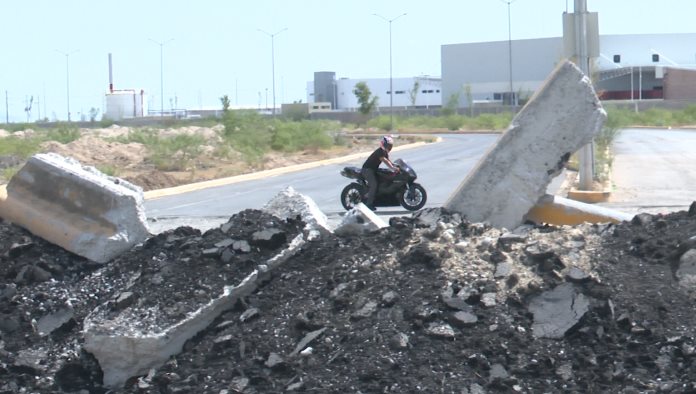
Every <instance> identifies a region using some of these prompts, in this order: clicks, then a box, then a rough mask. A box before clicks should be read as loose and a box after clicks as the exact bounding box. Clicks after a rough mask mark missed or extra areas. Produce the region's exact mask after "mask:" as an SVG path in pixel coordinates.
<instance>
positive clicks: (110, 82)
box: [109, 54, 114, 93]
mask: <svg viewBox="0 0 696 394" xmlns="http://www.w3.org/2000/svg"><path fill="white" fill-rule="evenodd" d="M109 92H110V93H113V92H114V76H113V74H112V73H111V54H109Z"/></svg>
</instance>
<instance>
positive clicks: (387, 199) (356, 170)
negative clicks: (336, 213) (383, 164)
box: [341, 159, 428, 211]
mask: <svg viewBox="0 0 696 394" xmlns="http://www.w3.org/2000/svg"><path fill="white" fill-rule="evenodd" d="M394 165H396V166H397V167H398V168H399V170H400V171H399V172H395V171H390V170H388V169H385V168H379V169H377V184H378V185H377V193H376V194H375V206H377V207H392V206H399V205H401V206H402V207H404V208H406V209H407V210H409V211H417V210H419V209H421V208H423V206H424V205H425V201H426V200H427V198H428V195H427V193H426V192H425V188H424V187H423V186H421V185H420V184H418V183H416V182H415V181H416V178H417V176H416V171H414V170H413V168H411V166H409V165H408V164H406V162H405V161H403V160H401V159H396V160H395V161H394ZM361 170H362V169H361V168H360V167H345V168H343V170H341V175H343V176H344V177H346V178H349V179H355V182H352V183H350V184H349V185H348V186H346V187H344V188H343V191H341V204H342V205H343V208H345V209H346V210H350V209H352V208H353V207H355V206H356V205H357V204H359V203H360V202H362V200H363V196H364V195H365V194H367V190H368V188H367V182H366V181H365V178H364V177H363V175H362V172H361Z"/></svg>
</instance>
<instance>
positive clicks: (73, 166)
mask: <svg viewBox="0 0 696 394" xmlns="http://www.w3.org/2000/svg"><path fill="white" fill-rule="evenodd" d="M143 200H144V199H143V192H142V189H141V188H140V187H138V186H135V185H133V184H131V183H129V182H126V181H124V180H122V179H119V178H114V177H109V176H107V175H105V174H102V173H101V172H99V171H98V170H97V169H96V168H94V167H87V166H82V165H81V164H80V163H79V162H77V161H76V160H74V159H71V158H66V157H63V156H60V155H58V154H56V153H45V154H37V155H34V156H33V157H31V158H30V159H29V160H28V161H27V163H26V164H25V165H24V167H22V168H21V169H20V170H19V172H18V173H17V174H15V176H13V177H12V179H10V182H9V183H8V185H7V187H6V188H2V189H0V216H2V217H3V218H4V219H6V220H9V221H11V222H13V223H15V224H17V225H19V226H21V227H24V228H25V229H27V230H29V231H30V232H32V233H33V234H35V235H37V236H40V237H42V238H43V239H45V240H47V241H49V242H51V243H54V244H56V245H58V246H61V247H62V248H64V249H66V250H68V251H70V252H73V253H75V254H77V255H80V256H83V257H86V258H88V259H90V260H93V261H96V262H100V263H104V262H107V261H109V260H111V259H112V258H114V257H116V256H118V255H119V254H121V253H123V252H124V251H126V250H129V249H130V248H132V247H133V246H134V245H136V244H138V243H140V242H142V241H144V240H145V239H146V238H147V237H149V236H150V232H149V230H148V228H147V219H146V216H145V209H144V207H143Z"/></svg>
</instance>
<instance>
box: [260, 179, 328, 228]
mask: <svg viewBox="0 0 696 394" xmlns="http://www.w3.org/2000/svg"><path fill="white" fill-rule="evenodd" d="M263 210H264V211H266V212H268V213H270V214H271V215H274V216H277V217H279V218H281V219H288V218H295V217H298V216H299V217H300V218H301V219H302V220H303V221H304V222H305V223H306V226H305V230H307V231H308V232H309V239H310V240H313V239H316V238H318V237H320V236H321V233H324V232H329V233H330V232H331V228H330V226H329V222H328V219H327V217H326V215H325V214H324V212H322V211H321V209H319V206H318V205H317V204H316V203H315V202H314V200H312V199H311V198H310V197H308V196H305V195H304V194H301V193H298V192H297V191H295V189H293V188H292V186H288V187H287V188H285V189H283V190H282V191H281V192H280V193H278V194H277V195H276V196H275V197H273V198H272V199H271V200H270V201H269V202H267V203H266V205H264V207H263Z"/></svg>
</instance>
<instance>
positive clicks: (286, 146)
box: [271, 122, 333, 152]
mask: <svg viewBox="0 0 696 394" xmlns="http://www.w3.org/2000/svg"><path fill="white" fill-rule="evenodd" d="M332 145H333V138H332V137H331V136H330V135H329V133H328V132H327V131H325V130H324V129H323V128H322V127H321V124H319V123H314V122H299V123H290V122H284V123H278V124H277V127H276V128H275V129H274V130H273V134H272V137H271V148H272V149H273V150H277V151H283V152H296V151H299V150H304V149H313V150H318V149H326V148H330V147H331V146H332Z"/></svg>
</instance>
